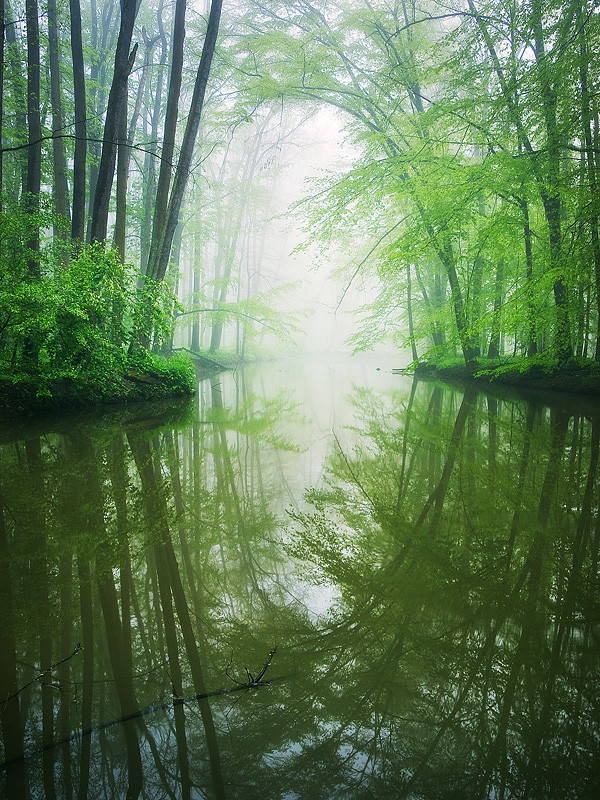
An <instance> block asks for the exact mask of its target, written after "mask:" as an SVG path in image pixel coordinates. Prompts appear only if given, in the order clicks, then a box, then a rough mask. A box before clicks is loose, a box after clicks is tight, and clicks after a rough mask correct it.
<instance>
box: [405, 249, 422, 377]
mask: <svg viewBox="0 0 600 800" xmlns="http://www.w3.org/2000/svg"><path fill="white" fill-rule="evenodd" d="M411 269H412V267H411V265H410V264H407V265H406V304H407V305H406V308H407V311H408V335H409V338H410V349H411V353H412V358H413V361H417V360H418V358H419V355H418V353H417V346H416V344H415V327H414V324H413V312H412V277H411Z"/></svg>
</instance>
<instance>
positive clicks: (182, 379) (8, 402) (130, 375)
mask: <svg viewBox="0 0 600 800" xmlns="http://www.w3.org/2000/svg"><path fill="white" fill-rule="evenodd" d="M199 368H200V369H204V370H206V369H207V365H206V364H202V365H201V366H200V367H199ZM196 386H197V368H195V365H194V364H193V363H192V361H190V359H189V358H187V357H185V356H179V355H176V356H173V357H172V358H169V359H163V358H157V357H153V358H152V360H151V361H150V362H149V363H146V364H143V365H140V364H130V365H127V366H126V367H125V368H124V369H123V370H122V371H120V372H108V371H107V372H104V373H103V374H97V373H90V372H85V373H82V374H79V375H77V374H72V373H70V374H64V375H57V374H56V373H54V374H47V373H45V372H44V371H43V370H38V371H36V372H31V373H26V372H23V371H20V372H19V373H17V374H13V375H11V374H10V373H8V372H6V371H5V372H3V373H0V418H2V419H14V418H21V417H31V416H36V415H38V414H42V413H46V412H52V411H65V410H71V409H79V408H84V407H92V406H99V405H115V404H128V403H132V402H140V401H146V400H156V399H160V398H168V397H184V396H192V395H193V394H194V393H195V391H196Z"/></svg>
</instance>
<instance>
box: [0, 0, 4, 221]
mask: <svg viewBox="0 0 600 800" xmlns="http://www.w3.org/2000/svg"><path fill="white" fill-rule="evenodd" d="M4 34H5V26H4V0H0V214H1V213H2V192H3V191H4V161H3V155H4V153H3V151H2V120H3V117H4V41H5V36H4Z"/></svg>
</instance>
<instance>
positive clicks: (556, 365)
mask: <svg viewBox="0 0 600 800" xmlns="http://www.w3.org/2000/svg"><path fill="white" fill-rule="evenodd" d="M415 374H416V375H417V376H419V377H420V378H426V377H439V378H441V379H446V380H451V381H455V380H459V381H469V382H474V383H478V384H487V385H493V386H508V387H514V388H518V389H525V390H538V391H555V392H567V393H569V394H577V395H587V396H594V397H600V364H598V363H597V362H596V361H592V360H591V359H582V358H573V359H570V360H569V361H566V362H559V361H558V360H557V359H553V358H549V357H547V356H537V357H533V358H502V359H484V358H481V359H478V361H477V363H476V365H475V368H474V369H473V368H469V367H467V366H466V365H465V363H464V361H459V360H458V359H456V360H450V359H447V360H441V361H437V362H436V361H426V362H420V363H419V364H417V366H416V368H415Z"/></svg>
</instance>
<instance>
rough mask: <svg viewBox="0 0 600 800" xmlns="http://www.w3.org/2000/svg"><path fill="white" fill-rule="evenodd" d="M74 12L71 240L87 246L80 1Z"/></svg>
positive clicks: (72, 1)
mask: <svg viewBox="0 0 600 800" xmlns="http://www.w3.org/2000/svg"><path fill="white" fill-rule="evenodd" d="M69 8H70V11H71V54H72V58H73V99H74V103H75V152H74V155H73V214H72V217H71V237H72V238H73V239H76V240H77V241H78V242H83V241H84V237H85V194H86V178H85V176H86V154H87V122H86V102H85V72H84V66H83V44H82V40H81V8H80V5H79V0H69Z"/></svg>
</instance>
